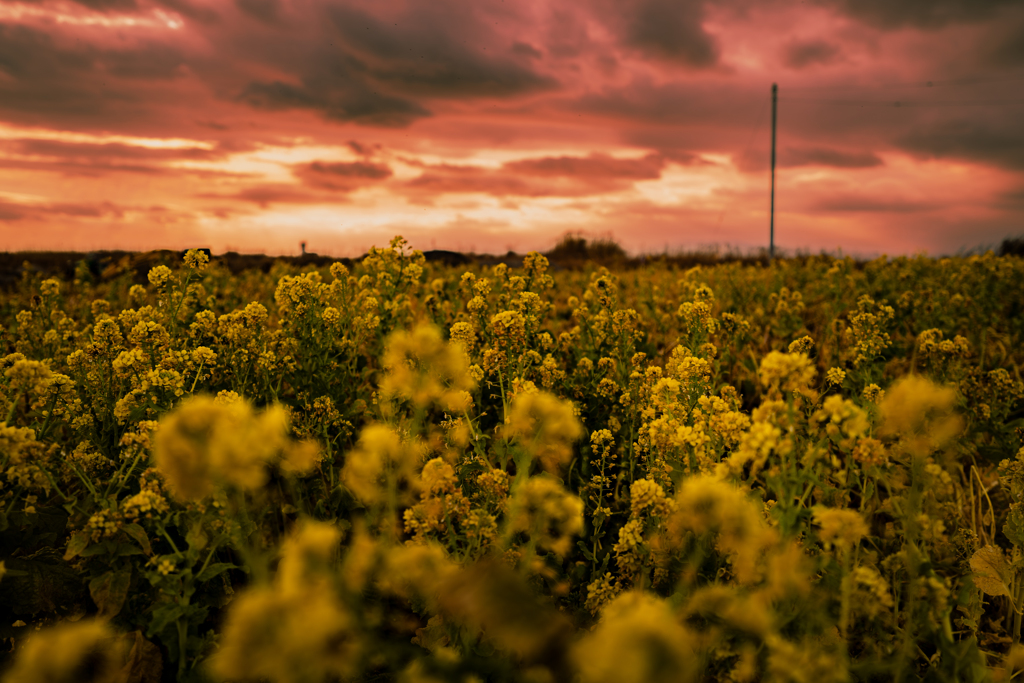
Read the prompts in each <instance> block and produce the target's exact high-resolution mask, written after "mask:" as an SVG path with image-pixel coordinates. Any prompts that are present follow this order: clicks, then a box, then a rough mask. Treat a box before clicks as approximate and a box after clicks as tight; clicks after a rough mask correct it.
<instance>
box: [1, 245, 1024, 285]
mask: <svg viewBox="0 0 1024 683" xmlns="http://www.w3.org/2000/svg"><path fill="white" fill-rule="evenodd" d="M203 251H206V252H207V254H209V255H210V256H211V260H212V261H213V262H215V263H219V264H220V265H222V266H224V267H225V268H227V269H228V270H230V271H231V272H232V273H235V274H237V273H240V272H242V271H245V270H253V269H257V270H260V271H262V272H264V273H266V272H269V271H270V268H271V266H273V265H274V263H287V264H289V265H292V266H298V267H300V268H301V267H304V266H314V267H323V266H326V265H329V264H331V263H333V262H335V261H341V262H342V263H346V264H348V263H351V262H353V261H359V260H361V258H362V257H357V258H355V259H349V258H334V257H331V256H324V255H320V254H315V253H304V254H302V255H301V256H267V255H266V254H239V253H237V252H233V251H229V252H227V253H224V254H220V255H216V256H215V255H213V254H211V253H210V251H209V250H208V249H204V250H203ZM184 253H185V252H184V251H174V250H170V249H162V250H156V251H148V252H129V251H95V252H89V253H82V252H71V251H25V252H0V288H8V287H11V286H14V285H15V284H16V283H17V282H18V281H19V280H20V279H21V278H22V276H23V275H24V274H25V273H26V272H35V273H38V274H40V275H43V276H46V277H54V276H56V277H61V278H63V279H65V280H71V279H74V278H76V277H78V278H85V279H88V280H91V281H94V282H96V281H100V282H102V281H107V280H110V279H113V278H115V277H119V276H121V275H123V274H124V273H126V272H128V271H132V272H133V279H134V280H135V281H136V282H138V283H139V284H143V283H145V282H146V276H147V274H148V273H149V271H150V269H151V268H153V267H154V266H157V265H160V264H164V265H172V264H176V263H179V262H180V261H181V259H182V256H183V255H184ZM998 254H999V255H1000V256H1010V255H1012V256H1024V237H1013V238H1007V239H1004V240H1003V242H1002V244H1001V245H1000V247H999V250H998ZM424 255H425V256H426V259H427V261H428V262H432V263H442V264H444V265H448V266H460V265H471V264H484V265H488V264H496V263H507V264H508V265H510V266H513V265H516V266H517V265H519V264H520V263H521V262H522V259H523V254H517V253H515V252H512V251H510V252H508V253H506V254H505V255H503V256H495V255H492V254H463V253H460V252H455V251H445V250H439V249H435V250H431V251H426V252H424ZM823 255H824V256H826V257H829V256H830V255H828V254H823ZM545 256H547V257H548V260H549V261H550V262H551V267H552V268H553V269H576V268H583V267H586V266H587V265H588V264H591V265H601V266H607V267H612V268H619V269H621V268H627V269H628V268H637V267H641V266H644V265H647V264H651V263H661V264H667V265H671V266H675V267H677V268H681V269H686V268H692V267H694V266H698V265H700V266H711V265H715V264H718V263H729V262H741V263H744V264H747V265H754V264H767V263H768V252H767V249H761V250H759V251H756V252H747V253H742V252H735V251H727V252H725V253H721V252H719V251H717V250H705V251H690V252H679V253H669V252H665V253H662V254H648V255H640V256H630V255H629V254H628V253H626V250H625V249H623V248H622V246H621V245H620V244H618V243H617V242H615V241H614V240H612V239H609V238H598V239H590V240H588V239H587V238H586V237H583V236H580V235H573V234H570V235H566V236H565V237H563V238H562V239H561V241H559V243H558V244H557V245H555V247H554V248H553V249H551V250H550V251H548V252H546V253H545ZM809 256H811V255H810V254H798V255H788V256H787V255H785V254H783V255H782V258H791V259H797V260H802V259H806V258H808V257H809Z"/></svg>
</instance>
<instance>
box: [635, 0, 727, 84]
mask: <svg viewBox="0 0 1024 683" xmlns="http://www.w3.org/2000/svg"><path fill="white" fill-rule="evenodd" d="M621 9H623V10H625V12H624V14H625V16H624V17H623V19H624V20H625V23H624V28H625V30H624V32H623V33H622V40H623V43H624V44H625V45H628V46H629V47H633V48H637V49H639V50H640V51H641V52H643V53H644V54H646V55H648V56H650V57H655V58H658V59H664V60H668V61H671V62H675V63H678V64H682V65H685V66H690V67H696V68H704V67H709V66H714V65H715V63H716V62H717V61H718V45H717V43H716V41H715V39H714V38H713V37H712V36H710V35H708V34H707V33H706V32H705V31H704V28H703V26H702V22H703V21H704V4H703V2H701V0H640V2H637V3H635V4H628V3H627V4H624V5H621Z"/></svg>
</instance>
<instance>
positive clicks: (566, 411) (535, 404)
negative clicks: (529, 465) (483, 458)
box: [505, 391, 583, 475]
mask: <svg viewBox="0 0 1024 683" xmlns="http://www.w3.org/2000/svg"><path fill="white" fill-rule="evenodd" d="M582 435H583V428H582V427H581V426H580V423H579V420H577V419H576V416H575V414H574V413H573V406H572V402H571V401H566V400H563V399H560V398H558V397H557V396H554V395H552V394H549V393H547V392H546V391H524V392H522V393H520V394H518V395H516V397H515V398H514V399H513V400H512V407H511V410H509V415H508V419H507V420H506V424H505V436H506V437H513V436H514V437H517V438H518V439H519V443H520V444H521V445H522V446H523V448H525V449H526V450H528V451H529V452H530V453H532V454H533V455H534V456H535V457H537V458H538V459H539V460H540V462H541V465H542V466H543V467H544V469H545V470H547V471H548V472H551V473H552V474H556V475H557V474H558V471H559V469H560V468H561V467H563V466H565V465H568V464H569V461H570V460H572V447H573V443H574V442H575V441H576V440H577V439H579V438H580V437H581V436H582Z"/></svg>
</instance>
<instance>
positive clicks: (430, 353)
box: [380, 325, 476, 409]
mask: <svg viewBox="0 0 1024 683" xmlns="http://www.w3.org/2000/svg"><path fill="white" fill-rule="evenodd" d="M382 363H383V365H384V368H385V369H386V371H387V374H386V375H385V377H384V379H383V381H381V383H380V395H381V396H383V397H400V398H404V399H406V400H408V401H410V402H411V403H412V404H413V405H414V406H416V407H417V408H426V407H427V406H429V405H431V404H433V403H435V402H436V403H441V404H442V405H443V406H445V407H448V408H453V409H454V408H461V409H465V408H466V407H468V405H467V401H466V396H465V394H466V392H468V391H471V390H473V389H474V388H475V387H476V382H475V381H474V380H473V378H472V377H471V376H470V373H469V358H468V357H467V355H466V349H465V347H463V346H462V345H461V344H459V343H455V344H448V343H445V341H444V339H443V338H442V336H441V330H440V329H438V328H437V327H436V326H434V325H418V326H417V327H415V328H414V329H413V330H412V331H410V332H405V331H398V332H396V333H394V334H393V335H391V338H390V339H389V340H388V343H387V350H386V351H385V352H384V357H383V360H382Z"/></svg>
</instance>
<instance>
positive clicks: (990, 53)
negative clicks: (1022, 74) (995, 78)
mask: <svg viewBox="0 0 1024 683" xmlns="http://www.w3.org/2000/svg"><path fill="white" fill-rule="evenodd" d="M1022 8H1024V6H1022ZM994 33H995V35H992V36H989V37H987V40H985V41H984V44H983V45H982V46H981V52H982V54H984V56H985V60H986V61H987V62H988V63H989V64H992V65H995V66H1002V67H1019V66H1024V12H1021V15H1020V16H1018V17H1017V18H1016V19H1015V20H1012V21H1008V22H1005V23H1004V24H1003V25H1002V26H1000V27H999V28H998V29H996V31H995V32H994Z"/></svg>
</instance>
